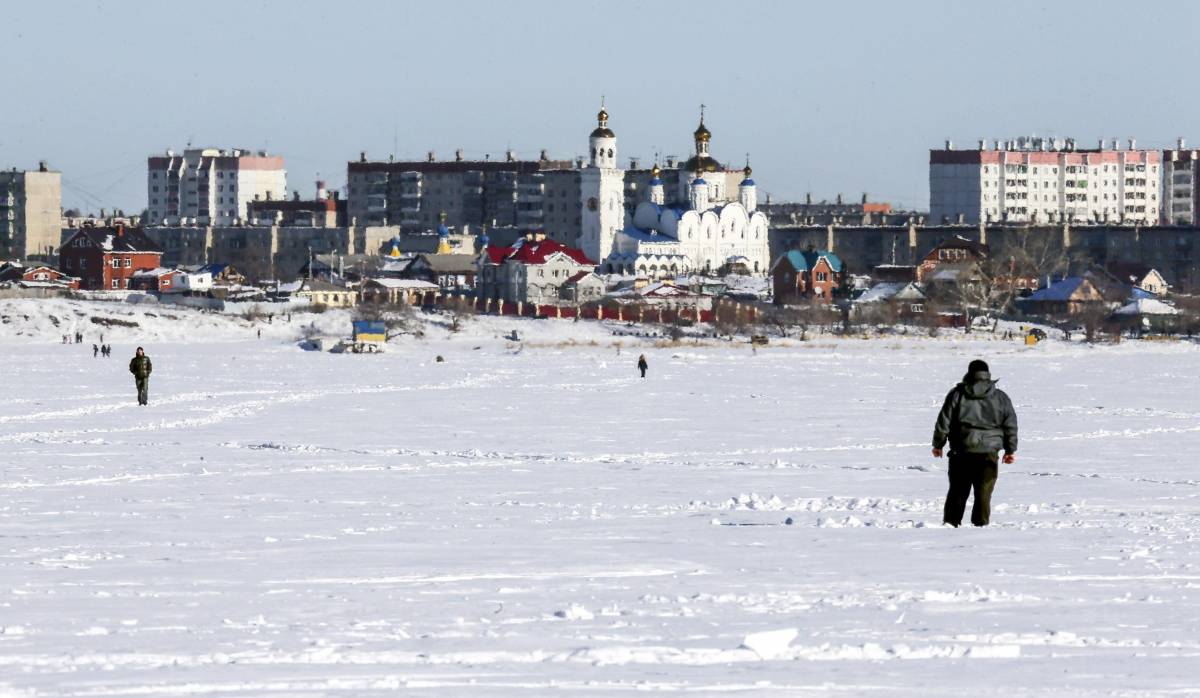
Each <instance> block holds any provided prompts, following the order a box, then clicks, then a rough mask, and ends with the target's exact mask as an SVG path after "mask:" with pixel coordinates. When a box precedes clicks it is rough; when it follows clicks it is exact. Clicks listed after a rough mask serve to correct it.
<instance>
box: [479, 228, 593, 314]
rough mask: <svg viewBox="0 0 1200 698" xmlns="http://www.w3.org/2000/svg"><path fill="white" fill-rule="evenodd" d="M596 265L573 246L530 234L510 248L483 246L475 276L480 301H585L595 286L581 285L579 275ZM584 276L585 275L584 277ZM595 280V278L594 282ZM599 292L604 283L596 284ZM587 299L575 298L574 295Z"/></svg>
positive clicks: (589, 270) (590, 284) (591, 270)
mask: <svg viewBox="0 0 1200 698" xmlns="http://www.w3.org/2000/svg"><path fill="white" fill-rule="evenodd" d="M595 269H596V263H595V262H594V261H592V260H590V259H588V257H587V255H585V254H584V253H583V251H582V250H579V249H577V248H574V247H567V246H566V245H564V244H562V243H559V242H555V241H554V240H547V239H545V236H544V235H541V234H536V235H529V236H527V237H525V238H524V239H522V240H517V241H516V243H514V244H513V246H512V247H497V246H493V245H489V246H486V247H484V249H483V252H482V253H481V254H480V255H479V275H478V276H477V277H476V285H477V295H478V297H479V298H483V299H491V300H503V301H507V302H520V303H545V304H551V303H558V302H560V301H564V300H569V301H572V302H580V303H583V302H586V301H588V300H592V298H591V297H590V296H591V295H592V292H593V290H594V289H595V288H596V287H597V284H596V283H595V282H594V281H593V282H589V283H585V284H583V285H582V286H580V283H579V282H580V281H581V280H582V279H583V278H584V277H580V276H578V275H579V272H589V273H591V272H594V271H595ZM585 276H586V275H585ZM597 281H598V279H597ZM599 287H600V289H601V291H600V292H601V293H602V292H603V288H602V287H603V284H602V283H601V284H599ZM577 293H578V294H580V295H581V296H582V295H584V294H586V295H588V296H589V297H588V298H583V297H579V298H575V294H577Z"/></svg>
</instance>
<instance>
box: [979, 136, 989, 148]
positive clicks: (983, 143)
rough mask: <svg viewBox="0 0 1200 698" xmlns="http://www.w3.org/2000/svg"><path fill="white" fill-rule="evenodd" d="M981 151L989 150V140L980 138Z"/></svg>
mask: <svg viewBox="0 0 1200 698" xmlns="http://www.w3.org/2000/svg"><path fill="white" fill-rule="evenodd" d="M979 149H980V150H987V139H986V138H980V139H979Z"/></svg>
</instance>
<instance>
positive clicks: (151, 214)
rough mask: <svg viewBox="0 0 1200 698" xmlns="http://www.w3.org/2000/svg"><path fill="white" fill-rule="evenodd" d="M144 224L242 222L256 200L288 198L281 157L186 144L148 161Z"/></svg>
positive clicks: (285, 176)
mask: <svg viewBox="0 0 1200 698" xmlns="http://www.w3.org/2000/svg"><path fill="white" fill-rule="evenodd" d="M147 167H148V169H149V172H148V176H147V179H146V196H147V207H146V219H147V220H146V222H147V224H148V225H151V226H156V225H178V224H180V223H189V222H190V223H201V224H212V225H230V224H233V223H236V222H240V221H244V220H246V219H247V218H248V217H249V216H248V213H249V211H248V208H249V205H250V202H252V201H254V200H255V199H281V198H284V197H286V196H287V172H286V170H284V168H283V158H282V157H280V156H278V155H268V154H267V152H266V151H265V150H260V151H258V152H257V153H252V152H250V151H247V150H240V149H236V148H235V149H232V150H225V149H217V148H189V149H187V150H185V151H184V152H183V155H176V154H175V153H174V151H171V150H168V151H167V153H166V155H152V156H150V158H149V159H148V161H147Z"/></svg>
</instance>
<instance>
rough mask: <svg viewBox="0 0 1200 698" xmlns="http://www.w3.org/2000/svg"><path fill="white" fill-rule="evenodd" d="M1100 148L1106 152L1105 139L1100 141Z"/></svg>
mask: <svg viewBox="0 0 1200 698" xmlns="http://www.w3.org/2000/svg"><path fill="white" fill-rule="evenodd" d="M1099 148H1100V150H1104V139H1103V138H1101V139H1100V146H1099Z"/></svg>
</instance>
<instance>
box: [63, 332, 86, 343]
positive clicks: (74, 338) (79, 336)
mask: <svg viewBox="0 0 1200 698" xmlns="http://www.w3.org/2000/svg"><path fill="white" fill-rule="evenodd" d="M62 343H63V344H83V333H82V332H76V333H75V334H73V335H71V334H64V335H63V336H62Z"/></svg>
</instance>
